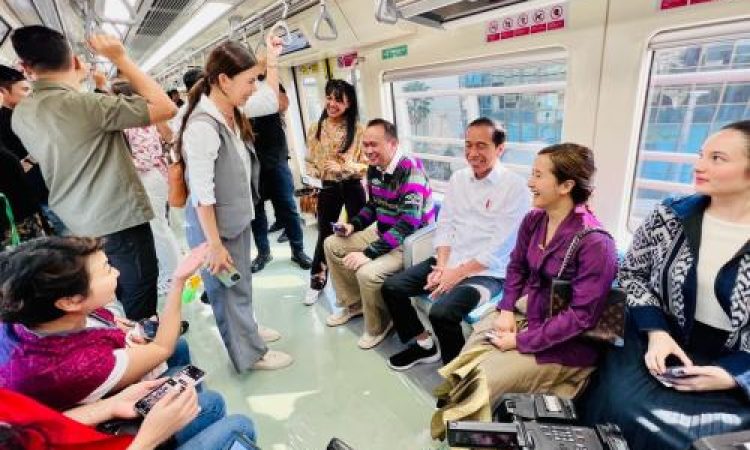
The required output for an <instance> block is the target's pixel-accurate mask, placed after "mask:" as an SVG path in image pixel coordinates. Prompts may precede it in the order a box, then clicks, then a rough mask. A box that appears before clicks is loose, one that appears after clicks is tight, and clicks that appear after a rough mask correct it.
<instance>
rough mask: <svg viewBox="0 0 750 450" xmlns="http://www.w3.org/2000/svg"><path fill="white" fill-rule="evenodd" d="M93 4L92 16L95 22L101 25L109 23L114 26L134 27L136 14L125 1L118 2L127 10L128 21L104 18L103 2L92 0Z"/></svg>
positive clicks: (102, 0) (101, 0)
mask: <svg viewBox="0 0 750 450" xmlns="http://www.w3.org/2000/svg"><path fill="white" fill-rule="evenodd" d="M92 1H93V3H94V16H95V17H96V20H97V21H99V22H101V23H111V24H115V25H131V26H132V25H135V24H136V17H137V16H138V13H137V12H136V11H135V9H133V7H132V6H130V3H129V2H128V1H127V0H119V1H120V3H121V4H122V5H123V6H124V7H125V9H127V11H128V14H129V15H130V18H128V19H112V18H107V17H105V16H104V0H92Z"/></svg>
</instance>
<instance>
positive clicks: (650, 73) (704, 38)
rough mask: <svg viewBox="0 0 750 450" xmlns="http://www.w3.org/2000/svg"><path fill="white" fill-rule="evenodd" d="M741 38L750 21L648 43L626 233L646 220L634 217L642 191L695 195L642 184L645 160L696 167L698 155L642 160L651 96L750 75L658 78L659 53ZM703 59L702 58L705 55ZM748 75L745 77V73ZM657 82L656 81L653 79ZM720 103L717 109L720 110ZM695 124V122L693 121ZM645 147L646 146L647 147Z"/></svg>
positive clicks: (652, 155) (667, 34)
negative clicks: (657, 91)
mask: <svg viewBox="0 0 750 450" xmlns="http://www.w3.org/2000/svg"><path fill="white" fill-rule="evenodd" d="M741 39H750V20H748V19H740V20H733V21H729V22H719V23H715V24H712V25H705V24H704V25H695V26H691V27H686V28H673V29H667V30H661V31H659V32H658V33H656V34H655V35H654V36H652V37H651V39H650V40H649V42H648V45H647V48H646V54H645V56H644V60H643V64H644V72H645V75H644V81H643V88H642V89H640V90H639V94H642V96H641V97H640V98H639V99H638V102H639V103H638V107H639V112H640V114H639V120H637V121H636V123H635V127H634V128H635V135H634V137H635V139H634V140H633V141H632V142H633V143H634V144H633V145H634V147H631V149H630V151H631V152H632V153H631V154H632V155H633V160H632V161H633V165H632V170H631V171H630V174H629V179H628V181H629V189H626V191H625V192H626V194H627V206H626V208H625V230H626V231H627V232H628V233H629V234H631V235H632V234H633V233H635V231H636V229H637V228H638V227H639V226H640V225H641V223H642V220H643V217H640V216H634V215H633V210H634V208H635V205H636V201H637V199H638V197H637V193H638V190H639V189H651V188H653V189H655V190H660V191H669V192H671V193H675V194H678V195H689V194H692V193H694V192H695V190H694V188H693V186H692V185H690V184H684V183H678V182H673V181H662V180H649V179H643V180H642V181H639V180H640V179H641V178H642V177H640V176H639V175H640V172H641V171H640V166H641V162H643V161H658V162H665V163H676V164H695V161H697V160H698V155H697V154H696V155H692V154H687V153H685V152H665V151H655V150H654V151H644V152H643V153H645V154H646V155H645V156H646V157H645V158H643V156H644V155H643V154H642V152H641V144H642V142H643V141H644V140H645V139H646V138H647V131H648V127H647V126H645V125H647V124H648V121H649V117H648V115H649V113H651V110H652V108H653V106H652V105H651V101H650V100H651V95H652V93H653V91H654V89H655V88H660V87H661V86H672V85H675V86H679V85H695V84H710V83H715V84H720V83H721V84H726V83H733V82H734V83H736V82H743V81H747V77H748V76H750V68H747V69H739V70H706V71H695V72H686V73H669V74H663V75H655V72H656V67H655V66H656V56H657V52H658V51H662V50H669V49H678V48H684V47H689V46H691V45H693V46H694V45H705V44H710V43H718V42H727V41H737V40H741ZM702 57H703V56H702ZM743 73H744V74H745V78H743V77H742V74H743ZM655 78H657V81H656V82H654V79H655ZM718 105H719V104H718V103H717V107H718ZM692 123H694V122H692ZM644 145H645V144H644ZM678 167H679V166H678Z"/></svg>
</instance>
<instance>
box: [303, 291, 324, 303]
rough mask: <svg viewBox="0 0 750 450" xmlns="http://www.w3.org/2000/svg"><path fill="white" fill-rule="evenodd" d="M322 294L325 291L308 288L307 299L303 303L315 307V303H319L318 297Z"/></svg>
mask: <svg viewBox="0 0 750 450" xmlns="http://www.w3.org/2000/svg"><path fill="white" fill-rule="evenodd" d="M321 292H323V291H321V290H319V289H313V288H307V292H305V299H304V300H302V303H304V304H305V305H307V306H312V305H314V304H315V302H317V301H318V297H320V293H321Z"/></svg>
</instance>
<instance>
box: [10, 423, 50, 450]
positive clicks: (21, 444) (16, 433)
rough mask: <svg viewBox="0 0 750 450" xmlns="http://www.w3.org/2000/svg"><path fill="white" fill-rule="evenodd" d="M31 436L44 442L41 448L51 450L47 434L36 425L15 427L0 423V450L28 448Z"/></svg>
mask: <svg viewBox="0 0 750 450" xmlns="http://www.w3.org/2000/svg"><path fill="white" fill-rule="evenodd" d="M31 434H36V435H37V436H39V437H40V438H41V439H42V441H43V442H44V444H43V446H42V448H52V446H51V443H50V442H49V438H48V437H47V434H46V433H45V432H44V431H42V430H41V429H40V428H39V427H37V426H36V425H17V424H12V423H7V422H0V448H2V449H4V450H24V449H25V448H29V446H30V444H31V442H32V441H33V440H32V439H31V436H30V435H31Z"/></svg>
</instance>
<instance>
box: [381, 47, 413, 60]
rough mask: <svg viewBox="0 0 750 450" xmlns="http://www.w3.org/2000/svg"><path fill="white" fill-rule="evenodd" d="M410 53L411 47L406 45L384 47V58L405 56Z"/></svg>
mask: <svg viewBox="0 0 750 450" xmlns="http://www.w3.org/2000/svg"><path fill="white" fill-rule="evenodd" d="M408 53H409V48H408V47H407V46H406V45H399V46H398V47H391V48H384V49H383V59H392V58H403V57H404V56H406V55H407V54H408Z"/></svg>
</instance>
